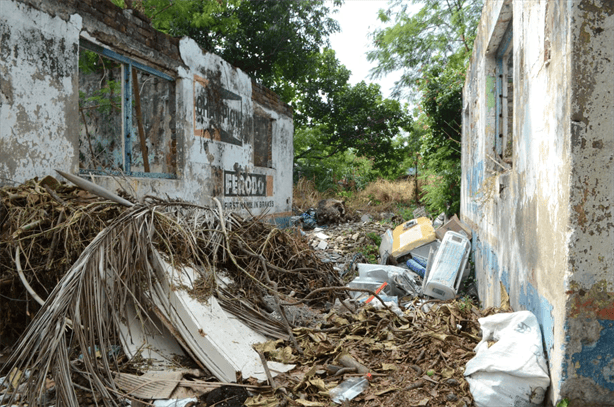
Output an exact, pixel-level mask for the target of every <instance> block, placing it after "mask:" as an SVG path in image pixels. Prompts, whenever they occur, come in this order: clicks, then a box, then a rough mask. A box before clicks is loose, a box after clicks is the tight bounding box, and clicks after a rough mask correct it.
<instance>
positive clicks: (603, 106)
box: [561, 0, 614, 405]
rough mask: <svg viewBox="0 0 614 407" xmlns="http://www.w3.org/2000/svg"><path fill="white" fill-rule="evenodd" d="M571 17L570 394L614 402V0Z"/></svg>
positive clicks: (578, 4)
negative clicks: (613, 214)
mask: <svg viewBox="0 0 614 407" xmlns="http://www.w3.org/2000/svg"><path fill="white" fill-rule="evenodd" d="M571 12H572V17H571V43H572V53H573V57H572V64H571V92H570V95H571V97H570V111H571V157H572V160H573V171H572V173H571V177H570V178H571V179H570V183H571V194H570V195H571V196H570V201H569V204H568V205H569V220H570V224H571V228H570V232H569V257H568V274H567V276H566V278H567V287H566V288H567V290H568V292H567V293H568V299H567V303H566V311H567V314H568V319H567V321H566V326H565V329H566V333H567V334H568V336H569V343H568V345H567V349H566V350H567V352H566V355H565V365H564V366H565V371H564V375H565V378H566V380H565V383H564V385H563V388H562V390H561V392H562V394H563V395H564V396H568V397H569V398H570V399H572V400H574V401H575V399H578V401H577V402H575V403H574V404H575V405H582V403H581V400H583V399H584V400H591V401H594V402H599V403H604V404H608V405H613V404H614V273H613V272H612V270H613V269H614V250H613V249H614V233H613V232H614V220H613V219H612V202H614V171H613V164H614V163H613V148H614V114H613V112H612V109H613V106H614V63H613V61H614V47H612V44H614V3H612V2H611V1H606V0H594V1H585V0H584V1H575V2H573V7H572V10H571Z"/></svg>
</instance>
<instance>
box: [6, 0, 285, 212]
mask: <svg viewBox="0 0 614 407" xmlns="http://www.w3.org/2000/svg"><path fill="white" fill-rule="evenodd" d="M5 4H7V5H8V6H7V7H5ZM5 9H6V10H7V12H6V13H5ZM0 39H1V43H0V45H1V46H2V55H3V59H2V60H1V61H0V71H1V73H2V75H1V77H2V79H0V80H1V82H0V91H1V96H2V99H0V103H1V105H0V112H1V113H0V118H1V119H2V126H0V135H1V136H2V137H0V147H1V148H0V177H2V178H4V179H10V180H14V181H16V182H23V181H25V180H26V179H29V178H32V177H34V176H45V175H49V174H54V171H53V170H54V169H62V170H65V171H69V172H73V173H76V172H79V171H80V172H81V174H82V175H86V176H88V177H89V178H92V179H94V180H95V181H96V182H97V183H98V184H100V185H101V186H103V187H106V188H109V189H111V190H117V189H123V190H125V191H126V192H128V193H130V194H133V195H136V197H137V198H138V199H142V198H144V197H145V196H146V195H155V196H160V197H171V198H180V199H183V200H186V201H191V202H195V203H199V204H204V205H211V204H212V203H213V202H212V200H211V198H212V197H217V198H219V199H220V201H221V202H222V205H223V208H225V209H226V210H232V211H239V212H241V213H243V214H248V213H250V212H251V213H252V214H255V215H258V214H270V215H272V216H273V217H277V218H280V219H282V220H287V218H288V216H289V215H290V211H291V198H292V160H293V144H292V137H293V125H292V111H291V109H290V107H289V106H288V105H285V104H283V103H282V102H281V101H280V99H279V97H278V96H277V95H275V94H273V93H272V92H270V91H269V90H267V89H265V88H263V87H262V86H260V85H258V84H256V83H253V82H252V80H251V79H250V78H249V77H248V76H247V75H246V74H245V73H243V72H241V71H240V70H238V69H236V68H234V67H232V66H230V65H229V64H228V63H226V62H225V61H223V60H222V59H221V58H219V57H217V56H215V55H212V54H208V53H206V52H203V51H202V50H201V49H200V48H199V47H198V45H197V44H196V43H195V42H194V41H192V40H189V39H183V40H181V41H180V40H179V39H176V38H171V37H169V36H167V35H165V34H162V33H160V32H158V31H156V30H155V29H154V28H153V27H151V25H150V22H149V20H148V18H147V17H146V16H145V15H143V14H142V13H140V12H138V11H136V10H124V9H121V8H120V7H117V6H115V5H114V4H113V3H111V2H110V1H108V0H102V1H89V0H84V1H81V0H62V1H51V0H19V1H18V0H9V1H6V2H3V14H2V16H0ZM80 49H81V51H83V49H87V50H88V52H90V53H91V52H94V53H95V54H98V55H100V56H102V57H104V58H110V59H111V60H113V61H116V62H117V63H116V64H115V65H114V69H116V70H117V72H116V74H115V75H114V79H118V78H116V77H119V80H121V81H122V84H121V87H117V89H115V90H114V91H115V92H118V91H119V90H120V89H121V94H122V97H123V98H122V101H121V104H122V105H123V106H124V107H126V106H130V105H131V99H130V97H131V96H130V95H131V94H132V93H133V90H132V88H131V85H130V82H129V81H130V80H131V79H128V77H130V75H129V73H130V72H129V69H130V67H135V68H137V77H138V78H139V89H140V92H141V93H142V94H141V104H142V108H143V109H145V111H144V112H143V114H142V118H143V122H144V125H145V126H144V127H145V129H144V130H145V136H146V143H145V144H147V148H148V157H149V159H148V161H149V165H150V167H151V170H150V171H146V169H145V165H144V164H145V160H144V157H143V154H142V152H141V147H140V139H139V135H138V134H139V133H138V128H137V120H136V117H137V116H138V115H137V114H136V112H135V113H133V114H132V117H130V115H127V114H126V112H125V110H127V109H126V108H124V111H123V112H122V113H121V117H114V118H109V117H107V116H104V115H102V116H100V117H94V115H90V116H87V115H86V112H87V111H88V109H92V111H93V110H94V109H98V108H99V106H97V105H96V102H98V101H99V100H93V102H92V100H91V99H90V102H92V103H90V104H89V105H87V104H86V103H85V100H86V99H87V98H88V97H89V96H91V95H90V94H89V93H88V92H89V91H88V89H92V87H91V85H90V84H88V80H86V79H85V78H84V77H83V78H81V86H83V91H84V92H82V95H81V96H83V97H82V98H81V99H83V100H81V102H83V103H82V108H81V109H80V108H79V106H80V105H79V103H80V98H79V64H78V61H79V52H80ZM4 55H8V57H7V58H4ZM90 56H91V55H90ZM92 72H93V71H91V70H90V72H89V73H87V74H92ZM107 73H108V72H103V74H102V75H103V77H104V76H105V75H106V74H107ZM85 75H86V72H85V71H83V72H82V76H85ZM151 75H153V76H152V77H150V76H151ZM156 78H160V79H156ZM106 79H108V78H106ZM106 79H105V80H106ZM92 81H94V82H95V81H96V78H93V79H92V78H90V80H89V82H90V83H91V82H92ZM103 82H104V81H103V80H102V78H101V82H100V83H102V85H99V86H106V85H105V84H104V83H103ZM107 87H108V88H109V89H111V87H110V86H107ZM105 89H106V88H105ZM161 89H162V90H161ZM160 92H162V93H160ZM132 100H136V99H134V98H133V99H132ZM118 102H119V101H118ZM130 109H132V107H131V108H130ZM105 120H106V122H105ZM88 133H89V134H88ZM79 167H80V169H79ZM109 171H114V173H113V174H111V175H107V174H108V172H109Z"/></svg>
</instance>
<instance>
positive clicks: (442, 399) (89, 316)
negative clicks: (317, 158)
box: [0, 174, 509, 407]
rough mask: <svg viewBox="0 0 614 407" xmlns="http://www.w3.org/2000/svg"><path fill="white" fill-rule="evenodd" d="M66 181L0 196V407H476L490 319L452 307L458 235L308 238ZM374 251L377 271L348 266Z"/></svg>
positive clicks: (425, 224)
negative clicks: (469, 374) (476, 374)
mask: <svg viewBox="0 0 614 407" xmlns="http://www.w3.org/2000/svg"><path fill="white" fill-rule="evenodd" d="M62 175H63V176H64V177H66V178H67V179H70V180H71V181H72V182H74V183H76V184H78V185H79V187H75V186H69V185H67V184H64V183H60V182H58V181H57V180H56V179H54V178H52V177H46V178H44V179H43V180H40V181H39V180H31V181H29V182H27V183H25V184H23V185H20V186H18V187H14V188H8V187H5V188H2V189H0V253H1V255H2V256H1V258H0V266H1V269H0V295H1V296H2V297H3V300H2V301H0V307H1V309H0V311H1V312H3V315H6V318H3V319H2V320H0V405H3V404H5V403H8V404H9V405H12V404H13V403H27V404H28V405H32V406H37V405H61V406H70V407H72V406H84V405H88V406H89V405H105V406H120V405H128V404H130V405H134V406H137V405H156V406H165V405H173V406H182V405H184V406H187V405H192V406H213V405H216V406H254V407H256V406H263V407H268V406H270V407H274V406H278V405H279V406H284V405H292V406H330V405H331V400H332V401H334V402H335V403H338V404H340V403H348V402H349V400H353V401H352V403H360V404H361V405H365V406H375V405H382V404H387V405H388V404H389V405H391V406H407V405H423V406H427V405H428V406H463V405H465V406H471V405H473V398H472V394H471V392H470V389H469V384H468V381H467V380H466V379H465V377H464V374H465V365H466V364H467V362H468V361H469V360H470V359H472V358H473V357H474V355H475V354H474V348H475V347H476V345H478V343H481V342H480V341H481V340H482V342H483V339H482V338H480V323H481V322H482V321H480V323H479V322H478V318H481V317H484V316H486V315H489V314H491V313H494V312H498V311H499V310H486V311H483V312H481V311H480V310H478V309H477V308H476V307H475V306H473V305H472V303H471V301H470V300H467V299H465V300H456V299H455V297H456V291H457V289H458V281H460V280H461V279H462V278H463V274H464V273H463V270H464V267H465V264H466V255H467V253H468V249H467V247H466V246H467V245H466V242H465V241H464V240H462V239H460V241H455V240H452V241H451V242H449V240H450V239H449V237H448V236H452V237H454V238H456V236H457V235H458V236H462V235H461V234H458V233H455V232H454V230H459V228H460V229H462V226H463V225H462V224H460V221H458V219H455V218H453V219H452V221H451V222H448V223H446V224H445V225H444V226H442V227H440V228H437V230H435V228H433V225H432V224H431V222H430V220H428V219H427V218H426V217H423V216H422V217H421V216H419V217H417V218H416V219H414V220H413V221H409V222H404V223H402V224H401V225H399V226H398V227H397V228H395V230H394V231H393V230H385V227H386V226H385V225H382V224H380V223H377V222H372V221H371V220H369V219H363V220H362V221H361V222H355V221H353V220H352V221H351V222H352V223H348V221H347V220H346V221H345V222H346V223H345V224H337V225H336V226H333V225H330V226H329V227H328V228H326V229H323V230H313V231H312V232H307V233H309V235H310V236H306V233H305V232H303V231H302V230H299V229H297V228H293V229H288V230H280V229H278V228H276V227H275V226H274V225H272V224H269V223H264V222H261V221H260V220H259V219H253V218H252V219H244V218H242V217H240V216H238V215H236V214H233V213H228V212H224V211H223V210H222V205H221V204H220V203H219V201H217V200H216V199H214V202H215V205H214V206H213V207H211V208H208V207H202V206H197V205H193V204H189V203H185V202H171V201H166V200H160V199H157V198H154V197H149V198H147V199H146V200H145V201H144V202H136V201H134V200H131V199H130V198H128V199H124V198H122V197H119V196H117V195H115V194H113V193H110V192H109V191H105V190H102V189H101V188H100V187H98V186H96V185H94V184H92V183H90V182H88V181H85V180H83V179H80V178H77V177H74V176H71V175H69V174H62ZM331 208H337V209H335V210H337V211H338V206H334V205H333V206H331ZM331 219H332V218H331ZM339 219H342V218H339ZM337 220H338V219H337ZM442 223H443V222H442ZM343 225H345V226H343ZM348 225H351V227H352V228H355V231H353V232H352V233H348V229H347V227H348ZM449 230H452V231H449ZM442 231H447V233H445V235H443V239H442V240H441V241H439V240H438V238H437V235H438V232H442ZM459 231H460V230H459ZM324 233H325V235H324ZM374 235H383V237H382V243H381V246H380V252H381V253H382V256H381V257H380V263H381V264H366V263H360V260H359V259H357V258H356V255H355V253H354V252H355V249H356V248H357V247H358V245H360V244H361V243H363V242H364V241H365V240H366V239H372V236H374ZM408 235H409V236H408ZM464 239H465V240H468V237H466V236H465V237H464ZM316 240H317V241H318V243H317V244H316V245H315V246H319V245H320V243H319V242H326V243H327V247H326V248H322V247H320V248H319V249H316V250H314V249H313V247H314V244H313V243H314V241H316ZM457 240H458V239H457ZM425 248H428V249H429V251H428V252H426V251H425ZM425 253H426V254H425ZM443 254H446V255H445V256H443ZM351 255H353V257H352V258H350V256H351ZM333 256H337V257H333ZM411 261H413V262H416V264H418V265H419V266H420V267H423V266H424V270H420V269H416V267H417V266H415V265H414V264H413V263H411ZM387 263H396V265H390V264H387ZM340 265H343V266H342V267H339V266H340ZM354 269H356V271H357V274H358V276H357V277H356V278H354V279H353V280H352V281H351V282H349V283H348V284H344V279H343V277H344V274H346V273H348V270H351V271H352V272H353V271H354ZM410 269H411V270H410ZM412 270H413V271H412ZM346 277H350V278H351V276H346ZM346 279H347V278H346ZM438 296H439V297H438ZM441 297H445V298H441ZM447 297H450V298H447ZM5 300H6V301H5ZM506 310H509V309H506ZM17 336H19V338H17ZM5 348H8V350H7V349H5ZM9 350H10V352H9ZM9 354H10V355H9ZM169 403H170V404H169Z"/></svg>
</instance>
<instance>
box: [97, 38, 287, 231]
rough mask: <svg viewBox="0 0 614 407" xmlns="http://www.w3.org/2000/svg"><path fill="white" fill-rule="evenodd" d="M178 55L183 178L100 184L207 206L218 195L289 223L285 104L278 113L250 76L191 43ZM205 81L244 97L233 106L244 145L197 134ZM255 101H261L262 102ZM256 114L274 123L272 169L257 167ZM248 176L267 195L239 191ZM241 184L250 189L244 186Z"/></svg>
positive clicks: (236, 206)
mask: <svg viewBox="0 0 614 407" xmlns="http://www.w3.org/2000/svg"><path fill="white" fill-rule="evenodd" d="M180 53H181V57H182V59H183V61H184V63H185V66H186V69H184V68H180V69H179V70H178V76H177V81H176V92H177V95H176V97H177V104H178V106H179V108H178V109H177V117H176V123H177V132H178V133H181V134H183V137H182V139H183V143H182V144H183V148H182V150H181V151H180V154H182V156H183V160H182V161H183V162H184V164H183V166H182V167H180V170H179V174H178V178H179V179H178V180H166V179H164V180H156V179H144V178H130V179H128V180H127V182H125V181H122V180H119V179H117V178H110V177H97V178H98V179H99V182H101V183H103V185H104V186H106V187H108V188H109V189H111V190H115V189H117V188H124V189H126V190H134V191H136V194H137V196H139V197H143V196H145V195H148V194H153V195H158V196H166V195H168V196H170V197H173V198H175V197H177V198H181V199H184V200H187V201H190V202H198V203H201V204H204V205H212V204H214V203H213V201H212V200H211V197H216V198H218V199H219V200H220V201H221V203H222V206H223V208H224V209H225V210H232V211H236V212H240V213H243V214H247V211H246V210H245V208H244V207H245V206H246V207H247V208H248V209H249V210H250V211H251V212H252V213H253V214H254V215H259V214H262V213H267V214H270V215H272V217H273V218H278V220H279V221H280V222H285V221H287V218H288V217H289V216H290V214H291V210H292V163H293V157H294V150H293V141H292V140H293V134H294V127H293V123H292V117H291V112H290V111H289V110H288V108H287V107H284V106H282V105H281V104H279V105H278V106H277V109H275V108H274V106H272V105H271V104H269V103H265V101H266V99H267V98H264V97H261V98H259V97H255V95H254V94H255V93H256V94H258V93H262V92H264V90H263V88H262V89H258V90H257V91H254V89H253V84H252V80H251V79H250V77H249V76H247V75H246V74H245V73H243V72H242V71H240V70H239V69H237V68H234V67H232V66H231V65H230V64H228V63H227V62H226V61H224V60H223V59H221V58H220V57H218V56H217V55H214V54H211V53H206V52H203V51H202V50H201V49H200V48H199V47H198V45H197V44H196V42H194V41H193V40H191V39H189V38H184V39H182V40H181V42H180ZM202 81H205V82H208V84H209V86H211V85H214V86H216V87H217V89H218V90H221V89H223V90H224V92H230V93H232V94H233V95H234V96H233V97H239V98H240V101H238V100H237V101H236V102H235V104H236V105H237V106H240V108H237V112H238V111H240V113H241V123H240V126H239V127H240V128H241V130H238V131H237V133H236V134H235V135H236V136H237V137H241V140H240V141H241V142H239V141H238V140H232V141H229V140H227V141H224V138H223V136H221V139H217V137H216V135H214V134H208V135H196V134H195V133H197V132H198V130H199V127H200V126H198V124H197V122H198V120H199V118H198V117H195V115H196V116H198V115H199V112H198V109H195V108H194V104H195V103H197V99H198V97H199V95H200V94H201V93H200V92H203V89H204V88H205V87H204V86H202ZM269 92H270V91H269ZM271 94H272V93H271ZM273 95H274V94H273ZM208 96H211V95H208ZM213 96H216V95H213ZM254 99H260V100H261V101H262V104H261V103H258V102H257V101H255V100H254ZM256 110H259V111H260V112H261V114H262V113H264V114H265V115H267V116H268V117H270V119H271V120H272V126H271V132H272V137H271V142H272V149H271V152H272V157H271V162H272V168H264V167H255V166H254V159H253V154H254V151H253V142H252V136H253V132H254V124H253V116H254V112H255V111H256ZM212 133H213V132H212ZM227 137H229V138H230V137H231V136H227ZM233 143H237V144H233ZM239 144H240V145H239ZM246 177H247V178H251V179H254V180H255V179H258V180H263V181H264V182H265V183H266V191H264V192H263V193H259V192H256V191H254V193H256V195H254V194H250V193H249V192H247V191H245V193H241V191H240V189H241V187H240V185H238V184H241V182H245V181H246ZM233 181H234V182H236V184H235V185H232V187H233V188H232V189H229V187H230V184H229V182H233ZM247 182H250V181H247ZM243 186H244V187H249V185H246V184H244V185H243ZM233 189H235V190H233ZM245 189H246V190H247V188H245Z"/></svg>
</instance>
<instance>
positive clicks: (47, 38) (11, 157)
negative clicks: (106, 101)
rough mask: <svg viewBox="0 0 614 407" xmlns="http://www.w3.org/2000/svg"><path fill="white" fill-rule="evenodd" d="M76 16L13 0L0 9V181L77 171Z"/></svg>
mask: <svg viewBox="0 0 614 407" xmlns="http://www.w3.org/2000/svg"><path fill="white" fill-rule="evenodd" d="M80 30H81V18H80V17H79V16H73V17H71V18H70V19H69V20H68V21H64V20H62V19H60V18H57V17H51V16H49V15H47V14H45V13H42V12H40V11H37V10H35V9H32V8H30V7H29V6H27V5H25V4H21V3H17V2H14V1H3V2H2V12H1V13H0V183H5V182H6V183H8V182H11V181H13V182H17V183H19V182H23V181H25V180H27V179H30V178H33V177H35V176H41V175H43V174H44V175H46V174H53V173H54V171H53V170H54V169H56V168H57V169H60V170H64V171H70V172H75V171H77V170H78V162H77V159H78V157H77V154H76V151H77V150H78V138H75V137H74V135H75V134H78V97H79V94H78V91H79V85H78V68H77V62H78V60H77V55H78V53H77V50H78V44H79V31H80Z"/></svg>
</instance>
